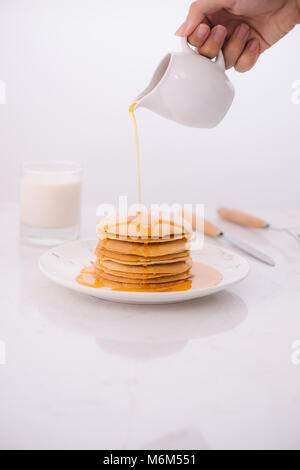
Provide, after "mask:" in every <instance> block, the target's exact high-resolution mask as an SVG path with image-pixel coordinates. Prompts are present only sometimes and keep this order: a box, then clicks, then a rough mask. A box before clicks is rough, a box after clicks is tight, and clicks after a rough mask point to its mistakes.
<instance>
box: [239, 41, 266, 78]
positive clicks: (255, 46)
mask: <svg viewBox="0 0 300 470" xmlns="http://www.w3.org/2000/svg"><path fill="white" fill-rule="evenodd" d="M259 54H260V46H259V41H258V39H251V41H249V42H248V44H247V47H246V48H245V50H244V52H243V53H242V54H241V56H240V58H239V59H238V61H237V63H236V64H235V70H237V72H241V73H243V72H247V71H248V70H250V69H252V67H253V66H254V65H255V64H256V62H257V59H258V57H259Z"/></svg>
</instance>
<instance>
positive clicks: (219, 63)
mask: <svg viewBox="0 0 300 470" xmlns="http://www.w3.org/2000/svg"><path fill="white" fill-rule="evenodd" d="M181 48H182V52H185V53H186V54H197V52H196V51H195V50H194V49H193V48H192V47H191V46H190V45H189V43H188V38H187V37H185V38H181ZM215 63H216V65H217V66H218V67H220V68H221V69H222V70H223V71H224V72H225V70H226V67H225V60H224V55H223V52H222V50H220V52H219V54H218V55H217V58H216V60H215Z"/></svg>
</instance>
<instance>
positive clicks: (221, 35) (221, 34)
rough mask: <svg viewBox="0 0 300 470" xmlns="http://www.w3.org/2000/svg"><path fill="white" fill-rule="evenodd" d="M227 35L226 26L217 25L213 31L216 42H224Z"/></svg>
mask: <svg viewBox="0 0 300 470" xmlns="http://www.w3.org/2000/svg"><path fill="white" fill-rule="evenodd" d="M225 36H226V31H225V30H224V28H222V26H217V27H215V28H214V29H213V31H212V38H213V39H214V40H215V41H216V42H222V41H223V40H224V39H225Z"/></svg>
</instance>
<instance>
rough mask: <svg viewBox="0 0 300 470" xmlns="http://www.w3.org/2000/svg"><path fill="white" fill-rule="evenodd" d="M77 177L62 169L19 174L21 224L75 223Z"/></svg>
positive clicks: (53, 225)
mask: <svg viewBox="0 0 300 470" xmlns="http://www.w3.org/2000/svg"><path fill="white" fill-rule="evenodd" d="M80 194H81V180H80V175H78V174H68V173H64V172H57V173H56V172H49V173H44V174H43V173H38V172H37V173H29V174H26V173H25V174H23V175H22V176H21V187H20V209H21V223H22V224H24V225H26V226H29V227H37V228H41V229H57V228H66V227H72V226H74V225H78V224H79V217H80Z"/></svg>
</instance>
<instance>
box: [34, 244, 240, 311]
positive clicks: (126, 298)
mask: <svg viewBox="0 0 300 470" xmlns="http://www.w3.org/2000/svg"><path fill="white" fill-rule="evenodd" d="M95 244H96V242H95V240H79V241H75V242H70V243H66V244H64V245H59V246H57V247H55V248H52V249H51V250H49V251H47V252H46V253H44V254H43V255H42V256H41V257H40V259H39V267H40V270H41V271H42V273H43V274H44V275H45V276H47V277H48V278H49V279H51V280H52V281H54V282H56V283H57V284H60V285H62V286H65V287H68V288H69V289H73V290H75V291H78V292H82V293H83V294H87V295H93V296H95V297H99V299H104V300H111V301H114V302H126V303H135V304H162V303H173V302H182V301H184V300H190V299H195V298H198V297H204V296H206V295H210V294H214V293H215V292H218V291H220V290H223V289H225V288H227V287H229V286H232V285H233V284H236V283H237V282H239V281H241V280H242V279H244V278H245V277H246V276H247V274H248V272H249V265H248V262H247V261H246V260H245V259H244V258H242V257H241V256H239V255H237V254H236V253H233V252H232V251H229V250H225V249H223V248H220V247H218V246H216V245H212V244H209V243H206V242H205V243H204V246H203V248H202V250H201V251H198V252H192V258H193V260H194V261H198V262H200V263H203V264H207V265H209V266H212V267H213V268H216V269H217V270H218V271H220V272H221V273H222V275H223V280H222V282H221V283H220V284H218V285H217V286H213V287H208V288H205V289H191V290H187V291H178V292H126V291H116V290H111V289H109V288H108V287H101V288H94V287H88V286H83V285H81V284H79V283H78V282H76V280H75V278H76V276H77V275H78V274H79V272H80V270H81V269H82V268H83V267H85V266H88V265H89V264H90V263H91V261H92V260H93V259H95V255H94V250H95Z"/></svg>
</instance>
